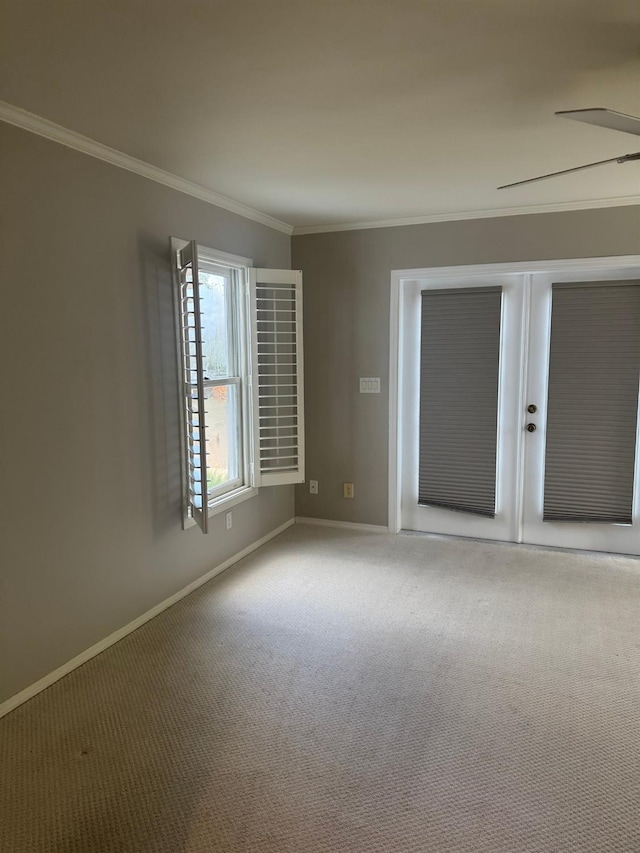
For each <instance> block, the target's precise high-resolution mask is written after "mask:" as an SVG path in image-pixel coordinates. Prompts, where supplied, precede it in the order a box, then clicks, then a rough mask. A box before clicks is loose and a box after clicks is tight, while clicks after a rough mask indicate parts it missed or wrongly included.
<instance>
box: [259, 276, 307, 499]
mask: <svg viewBox="0 0 640 853" xmlns="http://www.w3.org/2000/svg"><path fill="white" fill-rule="evenodd" d="M251 299H252V317H253V324H254V340H253V345H252V355H253V360H254V370H253V373H254V376H255V377H256V378H255V380H254V385H253V394H254V438H255V442H256V445H255V451H254V458H255V460H256V461H255V471H254V476H255V481H256V485H263V486H266V485H276V484H280V483H298V482H303V481H304V421H303V391H302V276H301V273H300V272H298V271H292V270H256V269H253V270H251Z"/></svg>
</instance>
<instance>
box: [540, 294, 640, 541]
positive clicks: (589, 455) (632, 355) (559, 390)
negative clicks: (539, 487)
mask: <svg viewBox="0 0 640 853" xmlns="http://www.w3.org/2000/svg"><path fill="white" fill-rule="evenodd" d="M639 377H640V281H635V280H634V281H625V282H615V283H612V282H584V283H582V282H577V283H573V282H572V283H570V284H568V283H562V284H554V285H553V288H552V312H551V346H550V353H549V391H548V409H547V435H546V456H545V484H544V514H543V518H544V520H545V521H564V522H574V523H575V522H585V523H586V522H601V523H609V524H631V522H632V506H633V477H634V466H635V453H636V423H637V416H638V381H639Z"/></svg>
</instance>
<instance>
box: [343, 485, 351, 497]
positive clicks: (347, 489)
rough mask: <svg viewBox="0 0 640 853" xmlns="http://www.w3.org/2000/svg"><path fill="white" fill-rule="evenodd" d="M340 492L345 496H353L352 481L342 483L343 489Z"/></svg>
mask: <svg viewBox="0 0 640 853" xmlns="http://www.w3.org/2000/svg"><path fill="white" fill-rule="evenodd" d="M342 494H343V495H344V497H345V498H352V497H353V483H344V484H343V489H342Z"/></svg>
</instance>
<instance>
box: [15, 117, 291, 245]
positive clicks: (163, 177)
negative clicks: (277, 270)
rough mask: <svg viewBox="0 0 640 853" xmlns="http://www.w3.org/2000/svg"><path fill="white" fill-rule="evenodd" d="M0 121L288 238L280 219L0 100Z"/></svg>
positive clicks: (288, 231)
mask: <svg viewBox="0 0 640 853" xmlns="http://www.w3.org/2000/svg"><path fill="white" fill-rule="evenodd" d="M0 121H5V122H7V124H13V125H15V126H16V127H20V128H22V130H28V131H29V132H30V133H35V134H37V135H38V136H44V137H45V139H50V140H51V141H52V142H58V143H59V144H60V145H66V147H67V148H73V149H74V150H75V151H81V152H82V153H83V154H88V155H89V156H90V157H95V158H97V159H98V160H104V161H105V162H106V163H111V165H112V166H118V167H119V168H120V169H126V170H127V171H128V172H134V173H135V174H137V175H141V176H142V177H143V178H148V179H149V180H150V181H155V182H156V183H158V184H163V185H164V186H165V187H170V188H171V189H172V190H177V191H178V192H181V193H186V195H190V196H193V197H194V198H199V199H200V200H201V201H206V202H208V203H209V204H214V205H215V206H216V207H221V208H222V209H223V210H228V211H230V212H231V213H236V214H238V216H243V217H244V218H245V219H251V220H252V221H253V222H259V223H260V224H261V225H266V226H267V227H268V228H274V229H275V230H276V231H281V232H282V233H283V234H288V235H290V234H291V233H292V231H293V227H292V226H291V225H289V224H288V223H287V222H282V221H281V220H280V219H276V218H275V217H273V216H269V215H268V214H267V213H262V212H261V211H260V210H256V209H255V208H253V207H249V205H247V204H243V203H242V202H240V201H235V200H234V199H232V198H229V197H228V196H225V195H221V194H220V193H217V192H215V191H214V190H211V189H209V188H208V187H203V186H202V185H201V184H195V183H193V181H188V180H186V178H181V177H179V176H178V175H174V174H172V173H171V172H166V171H165V170H164V169H160V168H158V167H157V166H152V165H151V163H145V162H144V160H138V158H137V157H131V156H130V155H129V154H125V153H124V152H122V151H118V150H116V149H115V148H110V147H109V146H108V145H103V144H102V143H101V142H97V141H96V140H95V139H90V138H89V137H88V136H83V135H82V134H81V133H76V132H75V131H74V130H69V129H68V128H66V127H62V126H61V125H59V124H56V123H55V122H52V121H49V120H48V119H46V118H42V117H41V116H38V115H35V114H34V113H30V112H28V111H27V110H22V109H20V108H19V107H14V106H13V104H9V103H7V102H6V101H0Z"/></svg>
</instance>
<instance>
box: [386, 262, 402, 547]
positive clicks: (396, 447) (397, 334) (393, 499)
mask: <svg viewBox="0 0 640 853" xmlns="http://www.w3.org/2000/svg"><path fill="white" fill-rule="evenodd" d="M401 296H402V287H401V283H400V279H399V278H393V276H392V279H391V306H390V316H391V326H390V329H389V506H388V512H389V532H390V533H399V532H400V528H401V527H402V524H401V518H400V487H401V477H400V476H399V472H400V470H401V468H402V443H401V442H400V441H398V432H399V430H398V426H399V424H398V417H399V412H400V411H401V409H402V401H401V400H400V399H399V393H400V386H401V383H400V371H401V370H402V354H401V352H400V341H401V339H402V313H401V311H400V301H401Z"/></svg>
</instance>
